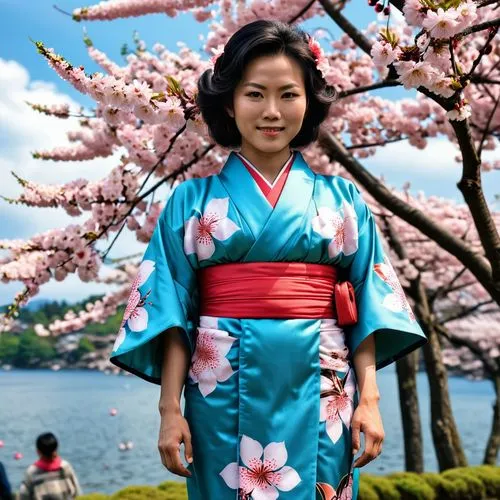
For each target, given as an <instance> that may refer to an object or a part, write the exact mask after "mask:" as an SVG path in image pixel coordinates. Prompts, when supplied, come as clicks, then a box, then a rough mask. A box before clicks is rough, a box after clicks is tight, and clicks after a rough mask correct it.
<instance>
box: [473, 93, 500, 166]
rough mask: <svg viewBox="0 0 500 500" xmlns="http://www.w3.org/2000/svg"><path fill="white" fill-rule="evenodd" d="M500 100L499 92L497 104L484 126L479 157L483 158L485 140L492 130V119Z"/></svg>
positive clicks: (478, 151)
mask: <svg viewBox="0 0 500 500" xmlns="http://www.w3.org/2000/svg"><path fill="white" fill-rule="evenodd" d="M499 102H500V92H499V93H498V97H497V98H496V99H495V105H494V106H493V108H492V109H491V113H490V115H489V117H488V121H487V122H486V127H484V130H483V136H482V137H481V141H480V142H479V147H478V148H477V155H478V156H479V158H481V154H482V152H483V146H484V142H485V141H486V137H487V136H488V133H489V132H490V127H491V121H492V120H493V117H494V116H495V112H496V110H497V108H498V103H499Z"/></svg>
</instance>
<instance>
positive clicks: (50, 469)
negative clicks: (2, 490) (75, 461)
mask: <svg viewBox="0 0 500 500" xmlns="http://www.w3.org/2000/svg"><path fill="white" fill-rule="evenodd" d="M57 446H58V442H57V439H56V437H55V436H54V434H52V433H51V432H47V433H45V434H41V435H40V436H38V438H37V440H36V449H37V453H38V456H39V457H40V458H39V460H37V461H36V462H35V463H34V464H32V465H30V466H29V467H28V469H27V470H26V474H25V476H24V480H23V482H22V483H21V486H20V488H19V495H20V496H19V498H20V500H43V499H45V498H50V500H70V499H73V498H76V497H77V496H78V495H81V494H82V491H81V489H80V485H79V483H78V479H77V477H76V474H75V471H74V470H73V467H72V466H71V464H70V463H69V462H68V461H67V460H64V459H62V458H61V457H60V456H59V455H58V454H57Z"/></svg>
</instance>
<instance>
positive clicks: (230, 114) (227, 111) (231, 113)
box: [224, 106, 234, 118]
mask: <svg viewBox="0 0 500 500" xmlns="http://www.w3.org/2000/svg"><path fill="white" fill-rule="evenodd" d="M224 109H225V110H226V113H227V114H228V115H229V116H230V117H231V118H234V111H233V110H232V109H231V108H230V107H228V106H224Z"/></svg>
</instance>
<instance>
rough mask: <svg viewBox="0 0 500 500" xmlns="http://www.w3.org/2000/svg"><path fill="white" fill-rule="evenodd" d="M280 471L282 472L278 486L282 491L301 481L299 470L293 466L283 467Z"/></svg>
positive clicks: (290, 488)
mask: <svg viewBox="0 0 500 500" xmlns="http://www.w3.org/2000/svg"><path fill="white" fill-rule="evenodd" d="M278 472H279V473H280V474H281V481H280V482H279V484H277V485H276V487H277V488H278V489H279V490H281V491H290V490H292V489H293V488H295V486H297V485H298V484H299V483H300V481H301V479H300V476H299V475H298V473H297V471H296V470H295V469H293V468H292V467H288V466H286V467H283V468H282V469H281V470H279V471H278Z"/></svg>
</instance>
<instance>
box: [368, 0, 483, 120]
mask: <svg viewBox="0 0 500 500" xmlns="http://www.w3.org/2000/svg"><path fill="white" fill-rule="evenodd" d="M403 12H404V14H405V20H406V22H407V23H408V25H410V26H415V27H418V28H421V32H420V33H419V34H418V36H417V37H416V43H415V44H412V45H406V46H404V45H402V43H401V41H400V40H399V38H398V36H397V35H396V34H395V33H394V32H391V31H389V30H383V31H382V32H381V38H382V39H381V40H380V41H377V42H375V43H374V44H373V46H372V49H371V55H372V57H373V61H374V64H375V66H376V67H377V68H378V69H379V71H381V72H383V71H384V69H385V68H386V67H387V66H389V65H391V64H392V65H393V66H394V68H395V69H396V71H397V73H398V77H399V81H400V82H401V83H402V84H403V85H404V87H405V88H406V89H411V88H418V87H425V88H426V89H428V90H430V91H431V92H433V93H434V94H436V95H439V96H442V97H444V98H451V97H453V96H455V95H456V96H457V100H456V102H455V103H454V107H453V109H451V110H449V111H448V113H447V117H448V118H449V119H450V120H464V119H466V118H468V117H469V116H470V115H471V111H472V110H471V107H470V105H469V104H468V100H467V99H465V98H461V97H460V96H461V92H462V90H463V88H464V87H466V85H467V83H468V81H467V80H466V79H465V78H463V75H464V74H465V73H467V72H468V71H469V70H470V68H471V66H472V61H473V59H471V55H472V56H473V57H474V58H475V57H476V56H477V55H478V52H477V49H474V50H473V51H471V50H470V44H467V43H466V42H463V41H461V40H459V39H456V40H455V39H454V38H453V37H455V36H456V35H458V34H459V33H461V32H463V31H464V30H465V29H466V28H469V27H470V26H472V25H473V24H474V23H475V22H476V21H478V20H480V21H484V20H487V19H489V18H490V17H491V16H492V9H491V8H490V9H487V8H484V9H482V11H481V12H479V11H478V8H477V5H476V2H474V1H473V0H465V1H462V2H459V5H457V2H455V3H452V2H447V3H445V4H444V3H443V6H441V4H440V3H436V4H432V5H431V4H429V2H424V1H422V0H409V1H407V2H405V4H404V8H403ZM478 37H479V39H481V38H483V37H482V35H478V36H477V37H476V40H477V38H478ZM479 41H481V40H479ZM469 76H470V75H469Z"/></svg>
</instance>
